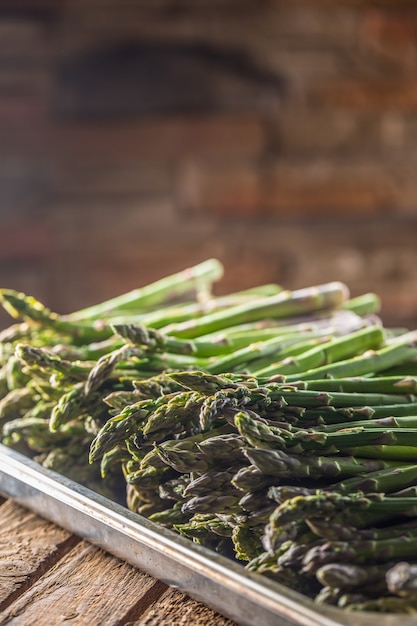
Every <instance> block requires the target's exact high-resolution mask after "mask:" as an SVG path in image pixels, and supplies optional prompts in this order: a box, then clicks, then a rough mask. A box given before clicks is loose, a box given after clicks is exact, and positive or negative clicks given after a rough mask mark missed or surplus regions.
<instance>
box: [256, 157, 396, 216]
mask: <svg viewBox="0 0 417 626" xmlns="http://www.w3.org/2000/svg"><path fill="white" fill-rule="evenodd" d="M266 180H267V189H266V191H265V198H266V202H267V205H266V211H267V212H268V213H270V214H284V215H294V214H295V215H304V214H312V215H313V214H314V215H320V214H321V215H335V214H338V215H343V214H345V215H351V214H352V213H353V214H356V215H361V216H362V215H377V214H378V213H379V212H381V211H383V210H384V209H385V208H386V207H387V206H390V203H391V201H392V198H393V196H394V191H395V185H394V182H393V180H392V179H391V178H389V177H387V176H386V172H384V171H383V170H382V168H380V167H379V166H377V165H375V164H374V163H373V162H372V161H368V162H366V161H360V160H355V158H354V157H351V159H343V160H340V161H336V160H335V161H333V160H328V159H322V160H320V159H308V158H306V159H299V160H297V159H294V160H287V161H285V160H283V161H282V162H277V164H276V165H275V166H272V167H271V168H270V171H269V172H268V176H267V178H266Z"/></svg>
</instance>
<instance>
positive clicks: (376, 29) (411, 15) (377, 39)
mask: <svg viewBox="0 0 417 626" xmlns="http://www.w3.org/2000/svg"><path fill="white" fill-rule="evenodd" d="M360 36H361V40H362V45H363V47H364V48H365V49H367V50H370V51H371V52H373V53H376V54H377V55H378V56H380V57H381V59H382V60H385V61H389V62H392V63H394V64H395V66H396V67H397V68H403V69H404V70H413V69H415V68H416V64H417V9H416V8H415V7H414V8H409V9H405V10H402V11H398V10H397V11H395V10H394V11H381V10H379V11H378V10H374V11H365V14H364V16H363V19H362V24H361V29H360Z"/></svg>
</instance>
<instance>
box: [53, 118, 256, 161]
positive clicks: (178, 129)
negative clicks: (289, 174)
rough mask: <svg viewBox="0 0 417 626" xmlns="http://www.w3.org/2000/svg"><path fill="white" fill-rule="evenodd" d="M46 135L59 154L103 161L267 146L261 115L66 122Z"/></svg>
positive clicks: (251, 150)
mask: <svg viewBox="0 0 417 626" xmlns="http://www.w3.org/2000/svg"><path fill="white" fill-rule="evenodd" d="M47 135H48V150H49V151H50V153H51V154H55V155H56V156H57V157H58V158H63V159H70V160H71V159H76V160H85V161H88V160H90V159H95V160H97V161H98V162H101V161H104V162H112V161H113V162H114V161H115V160H123V159H132V158H142V159H146V160H153V159H172V158H176V157H179V156H181V157H182V156H205V157H207V156H210V157H220V156H222V155H227V156H238V155H240V156H241V155H247V154H249V155H257V154H259V152H260V151H261V150H262V148H263V146H264V134H263V127H262V123H261V121H260V120H259V119H258V118H257V117H255V116H253V117H248V116H239V115H230V116H220V117H216V116H213V117H210V116H208V117H199V116H195V117H192V116H184V117H181V118H177V119H175V118H151V119H144V120H142V121H134V122H129V121H126V122H125V121H123V122H119V123H117V122H115V123H111V122H110V123H102V124H100V123H91V124H82V123H79V124H76V123H73V124H66V125H65V124H62V125H60V126H54V127H50V128H49V129H48V131H47Z"/></svg>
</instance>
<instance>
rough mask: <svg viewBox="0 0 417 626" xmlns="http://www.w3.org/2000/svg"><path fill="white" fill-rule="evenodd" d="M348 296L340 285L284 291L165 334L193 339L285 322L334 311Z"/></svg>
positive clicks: (345, 288)
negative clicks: (267, 321)
mask: <svg viewBox="0 0 417 626" xmlns="http://www.w3.org/2000/svg"><path fill="white" fill-rule="evenodd" d="M347 296H348V290H347V287H346V285H344V284H342V283H339V282H332V283H327V284H325V285H318V286H315V287H307V288H304V289H299V290H294V291H282V292H281V293H279V294H277V295H276V296H272V297H270V298H260V299H259V300H258V301H256V302H251V303H250V305H247V304H243V305H240V306H236V307H231V308H230V309H227V310H225V311H219V312H217V313H213V314H211V315H203V316H201V317H200V318H198V319H195V320H190V321H189V322H184V323H183V324H173V325H171V326H168V327H167V328H166V329H165V331H166V332H167V333H168V334H172V335H175V336H176V337H182V338H185V339H192V338H193V337H198V336H201V335H204V334H207V333H210V332H214V331H216V330H221V329H222V328H226V327H228V326H231V325H232V324H234V325H236V324H239V323H243V322H245V323H246V322H248V321H258V320H261V319H263V318H268V317H272V318H274V319H277V318H278V319H282V318H288V317H291V316H296V315H300V314H301V313H312V312H315V311H322V310H331V309H334V308H337V307H338V306H340V305H341V304H342V303H343V302H345V300H346V299H347Z"/></svg>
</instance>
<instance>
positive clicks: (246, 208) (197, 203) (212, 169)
mask: <svg viewBox="0 0 417 626" xmlns="http://www.w3.org/2000/svg"><path fill="white" fill-rule="evenodd" d="M179 200H180V204H181V205H182V206H184V207H185V208H186V209H189V210H191V211H193V212H196V213H198V212H200V213H201V212H204V211H205V210H209V211H212V212H214V213H217V214H221V215H228V216H231V215H232V216H233V215H234V216H244V215H253V214H256V213H257V212H258V211H259V210H260V208H261V206H262V204H263V195H262V186H261V180H260V175H259V172H258V167H257V164H256V163H253V162H249V163H239V162H237V163H236V162H234V161H231V162H223V163H221V164H216V165H213V164H211V165H210V164H208V163H205V164H202V165H200V166H199V165H195V164H194V163H189V164H187V165H185V166H184V167H183V168H182V172H181V176H180V183H179Z"/></svg>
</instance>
